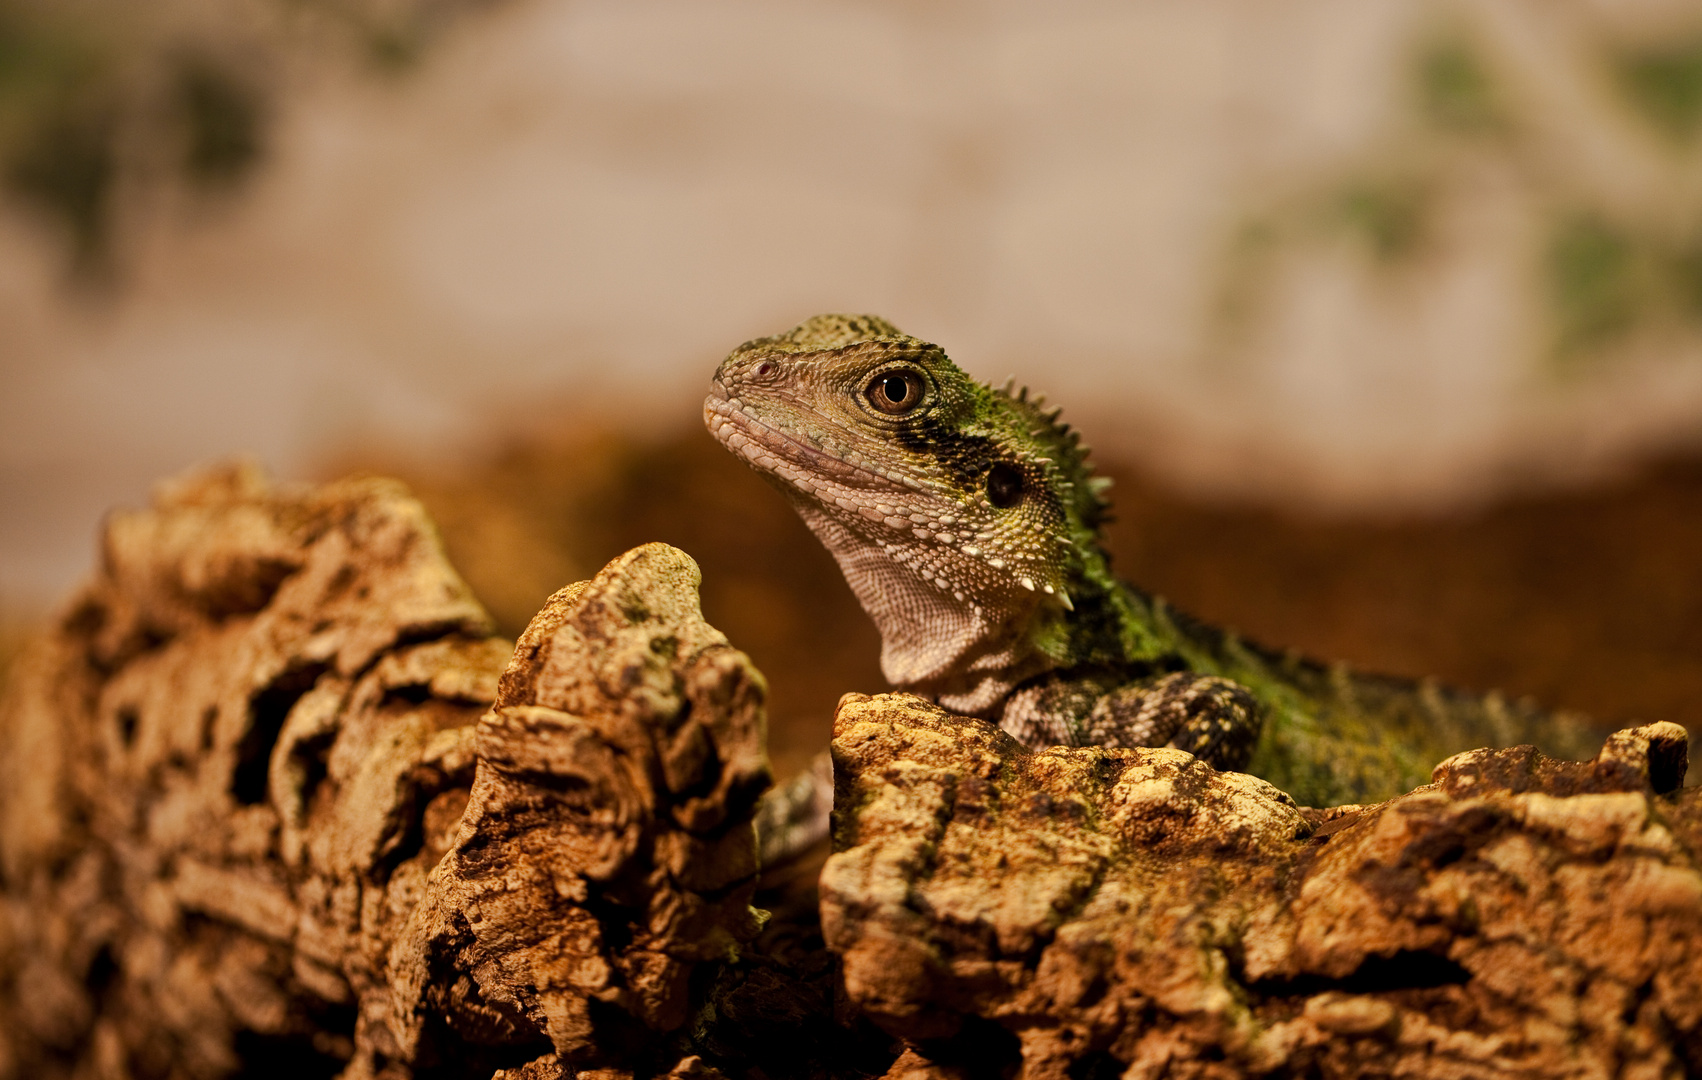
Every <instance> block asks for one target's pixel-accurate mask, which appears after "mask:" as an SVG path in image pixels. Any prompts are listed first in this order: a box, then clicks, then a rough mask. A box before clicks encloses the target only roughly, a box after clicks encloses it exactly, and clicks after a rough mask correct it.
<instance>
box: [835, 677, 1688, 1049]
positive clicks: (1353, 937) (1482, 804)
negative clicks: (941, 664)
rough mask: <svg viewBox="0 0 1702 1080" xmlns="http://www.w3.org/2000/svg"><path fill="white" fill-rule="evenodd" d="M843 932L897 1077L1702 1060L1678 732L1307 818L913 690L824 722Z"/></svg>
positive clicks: (1213, 781)
mask: <svg viewBox="0 0 1702 1080" xmlns="http://www.w3.org/2000/svg"><path fill="white" fill-rule="evenodd" d="M833 746H834V763H835V769H836V779H837V784H838V790H837V791H836V794H835V805H836V807H837V814H838V817H837V820H836V823H835V849H836V853H835V854H834V855H833V856H832V857H831V858H830V859H829V860H828V862H827V865H826V868H825V870H824V871H823V874H822V879H821V899H822V922H823V929H824V932H825V935H826V939H827V943H828V944H829V946H831V947H832V948H833V949H834V950H835V951H836V952H837V953H838V954H839V955H840V957H841V959H842V962H843V965H844V980H845V986H846V988H847V991H848V993H849V996H850V998H851V1000H852V1001H853V1002H855V1004H856V1005H857V1006H859V1007H860V1008H861V1009H863V1010H864V1011H865V1012H866V1013H867V1014H868V1015H869V1016H871V1017H872V1018H873V1019H875V1021H876V1022H877V1023H879V1024H880V1025H881V1026H882V1027H884V1028H885V1029H886V1030H888V1031H890V1032H892V1033H894V1034H896V1035H899V1036H901V1037H902V1038H904V1039H905V1040H906V1041H907V1042H908V1043H909V1044H910V1046H911V1050H910V1051H909V1052H907V1053H906V1054H905V1055H904V1057H902V1058H901V1059H900V1060H899V1061H898V1063H896V1064H895V1065H894V1066H893V1069H892V1071H891V1072H890V1073H889V1074H888V1075H890V1076H895V1077H896V1076H907V1077H924V1076H959V1075H962V1076H971V1075H998V1074H1002V1073H1008V1072H1009V1071H1010V1070H1011V1069H1012V1068H1014V1067H1016V1065H1017V1063H1018V1062H1019V1061H1020V1064H1021V1075H1022V1076H1023V1077H1027V1078H1040V1077H1048V1078H1051V1077H1057V1078H1064V1077H1082V1076H1125V1077H1156V1076H1211V1077H1230V1076H1246V1075H1256V1074H1269V1073H1273V1072H1274V1073H1281V1074H1286V1075H1309V1076H1310V1075H1321V1076H1342V1077H1349V1076H1367V1075H1402V1076H1489V1075H1526V1076H1572V1075H1577V1076H1590V1075H1594V1076H1607V1075H1625V1076H1651V1077H1653V1076H1680V1075H1697V1073H1698V1072H1699V1071H1702V873H1699V870H1698V855H1699V841H1702V791H1699V790H1698V789H1695V788H1690V789H1682V790H1675V788H1676V787H1677V785H1678V784H1679V783H1680V782H1682V778H1683V774H1684V763H1685V755H1686V740H1685V734H1684V729H1683V728H1681V727H1679V726H1677V725H1675V724H1653V725H1649V726H1646V727H1643V728H1637V729H1634V730H1631V731H1626V732H1621V733H1619V734H1618V735H1615V736H1614V737H1613V738H1612V739H1610V740H1609V742H1608V745H1607V746H1606V747H1605V748H1604V750H1603V751H1602V753H1601V755H1600V756H1599V757H1598V758H1597V759H1596V760H1595V761H1593V762H1585V763H1573V762H1558V761H1553V760H1549V759H1546V758H1544V757H1543V756H1542V755H1540V754H1538V753H1536V752H1535V751H1533V750H1531V749H1530V748H1528V747H1523V748H1516V749H1512V750H1500V751H1488V750H1481V751H1473V752H1471V753H1467V754H1462V755H1459V756H1457V757H1455V758H1451V759H1449V760H1448V761H1446V762H1443V763H1442V764H1441V765H1439V766H1438V767H1437V769H1436V772H1435V776H1434V782H1433V783H1432V784H1430V785H1429V786H1427V787H1424V788H1420V789H1418V790H1416V791H1414V792H1412V793H1410V794H1408V795H1406V796H1403V797H1401V798H1398V799H1395V800H1392V801H1390V802H1388V803H1384V804H1381V805H1378V806H1368V807H1350V808H1341V809H1338V810H1333V811H1322V812H1321V811H1308V810H1303V809H1301V808H1299V807H1296V806H1295V805H1294V804H1293V802H1292V801H1291V800H1290V799H1289V798H1288V796H1286V795H1285V794H1284V793H1282V792H1280V791H1278V790H1276V789H1275V788H1273V787H1271V786H1270V785H1268V784H1266V783H1264V782H1263V781H1260V780H1257V779H1254V778H1252V777H1250V776H1246V775H1242V774H1237V773H1219V772H1215V771H1213V770H1212V769H1210V768H1208V767H1206V766H1204V765H1202V764H1201V763H1199V762H1198V761H1196V760H1194V759H1193V758H1192V757H1190V756H1189V755H1187V754H1184V753H1180V752H1178V751H1174V750H1168V749H1157V750H1102V749H1054V750H1047V751H1043V752H1039V753H1034V752H1029V751H1027V750H1025V749H1023V748H1022V747H1021V746H1019V745H1018V744H1017V743H1016V742H1015V741H1014V740H1012V739H1011V738H1010V737H1009V736H1007V735H1005V734H1004V733H1002V732H1000V731H999V730H998V729H997V728H995V727H993V726H992V725H990V724H987V723H984V722H981V721H976V720H969V719H965V718H961V717H955V716H951V715H949V714H947V713H944V712H942V711H940V710H939V709H937V708H935V707H934V706H932V705H929V704H927V703H925V702H923V701H922V700H920V699H918V698H914V697H909V696H905V695H887V696H882V697H875V698H869V697H864V696H862V695H848V696H847V698H846V700H845V702H844V703H843V704H842V705H841V707H840V711H839V715H838V718H837V722H836V727H835V736H834V744H833Z"/></svg>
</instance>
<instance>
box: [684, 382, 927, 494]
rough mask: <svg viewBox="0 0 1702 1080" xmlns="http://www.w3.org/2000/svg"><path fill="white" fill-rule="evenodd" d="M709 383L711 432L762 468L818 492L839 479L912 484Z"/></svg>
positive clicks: (896, 488)
mask: <svg viewBox="0 0 1702 1080" xmlns="http://www.w3.org/2000/svg"><path fill="white" fill-rule="evenodd" d="M710 387H711V389H710V394H709V396H708V397H707V398H705V399H704V402H703V420H704V424H705V426H707V427H708V428H709V433H710V434H711V435H713V436H715V438H716V439H717V440H719V441H720V442H721V444H722V445H723V446H725V447H726V448H727V449H729V450H731V451H733V452H734V453H735V454H738V455H739V456H740V457H742V458H744V459H745V461H747V462H748V463H749V464H750V465H751V467H753V468H755V469H756V470H758V471H759V472H764V473H767V474H769V475H771V476H774V477H777V478H778V479H781V480H784V481H786V483H788V484H789V485H791V486H792V487H795V488H798V489H799V490H801V491H804V492H809V493H813V494H816V495H818V496H821V495H825V492H823V491H822V490H821V489H822V488H823V487H825V486H828V485H834V484H837V485H843V486H845V487H851V488H858V489H863V490H877V491H889V492H895V493H896V492H900V491H904V490H907V488H908V485H905V484H902V483H899V482H896V481H894V480H891V479H889V478H887V477H885V476H882V475H880V474H879V473H876V472H874V471H872V470H870V469H868V468H865V467H864V466H861V465H857V464H854V463H852V462H849V461H846V460H844V459H842V458H838V457H835V456H833V455H832V454H831V453H828V452H827V451H825V450H822V449H820V448H818V447H814V446H811V445H810V444H808V443H806V442H804V441H803V440H801V439H799V438H798V437H797V436H795V435H793V434H791V433H790V432H787V431H784V430H782V429H780V428H777V427H774V426H772V425H770V424H768V423H765V422H764V421H762V420H761V419H759V418H757V417H755V416H753V415H751V413H750V412H749V411H747V407H746V406H744V405H743V404H742V403H740V402H738V401H737V400H736V399H735V398H733V397H732V396H731V395H730V394H728V393H727V388H726V386H725V385H723V384H722V382H721V380H720V379H716V380H715V381H714V382H712V383H711V384H710ZM823 422H824V423H825V422H826V418H825V417H824V418H823ZM829 501H831V498H829Z"/></svg>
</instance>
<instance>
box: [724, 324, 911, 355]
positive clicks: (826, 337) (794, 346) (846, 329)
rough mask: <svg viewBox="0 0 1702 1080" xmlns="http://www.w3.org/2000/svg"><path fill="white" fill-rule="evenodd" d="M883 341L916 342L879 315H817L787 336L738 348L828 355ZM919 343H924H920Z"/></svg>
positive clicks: (742, 349) (779, 335)
mask: <svg viewBox="0 0 1702 1080" xmlns="http://www.w3.org/2000/svg"><path fill="white" fill-rule="evenodd" d="M882 338H886V339H896V340H901V341H911V340H914V339H912V338H911V337H910V336H909V335H907V334H905V333H904V332H903V331H902V330H900V329H899V328H898V327H896V326H894V325H892V324H891V323H889V322H887V321H886V320H885V319H883V318H881V317H880V316H878V315H817V316H816V317H815V318H813V319H810V320H808V321H806V322H803V323H800V324H798V325H797V326H794V327H793V328H792V329H790V330H788V331H786V332H785V333H784V334H776V335H775V336H773V337H768V338H757V339H756V340H755V341H747V342H746V343H745V344H743V345H741V346H739V351H740V352H743V351H745V350H746V349H749V348H751V347H752V346H762V347H763V348H764V349H766V350H771V351H776V352H788V353H805V352H826V351H828V350H830V349H841V348H844V347H845V346H847V345H855V344H857V343H859V342H863V341H872V340H876V339H882ZM917 344H918V345H920V344H923V343H922V342H919V341H918V342H917Z"/></svg>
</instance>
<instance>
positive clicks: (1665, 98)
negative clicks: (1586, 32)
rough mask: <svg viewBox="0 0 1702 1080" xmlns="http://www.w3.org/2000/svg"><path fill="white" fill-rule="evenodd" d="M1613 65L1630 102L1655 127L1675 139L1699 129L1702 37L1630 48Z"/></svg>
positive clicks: (1686, 137)
mask: <svg viewBox="0 0 1702 1080" xmlns="http://www.w3.org/2000/svg"><path fill="white" fill-rule="evenodd" d="M1614 66H1615V68H1616V73H1617V74H1618V77H1619V84H1620V86H1621V87H1622V88H1623V89H1624V91H1625V93H1626V96H1627V98H1628V99H1629V100H1630V102H1631V104H1632V105H1634V106H1635V107H1636V109H1637V111H1638V112H1639V113H1641V114H1642V115H1643V116H1644V118H1646V119H1647V120H1648V121H1649V122H1650V123H1652V124H1654V125H1655V127H1656V128H1658V129H1660V130H1661V131H1662V132H1663V133H1665V134H1666V135H1668V136H1670V137H1671V138H1673V139H1675V140H1677V141H1679V142H1687V141H1689V140H1691V139H1693V138H1695V137H1696V135H1697V133H1698V132H1702V37H1697V38H1692V39H1691V40H1689V41H1687V42H1683V43H1680V44H1676V45H1665V46H1660V47H1657V48H1649V49H1638V50H1630V51H1627V52H1625V53H1624V54H1622V55H1621V56H1620V57H1619V58H1618V60H1617V62H1616V63H1615V65H1614Z"/></svg>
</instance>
